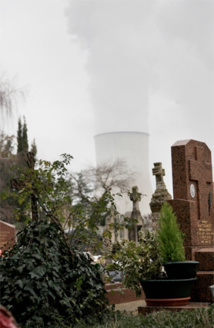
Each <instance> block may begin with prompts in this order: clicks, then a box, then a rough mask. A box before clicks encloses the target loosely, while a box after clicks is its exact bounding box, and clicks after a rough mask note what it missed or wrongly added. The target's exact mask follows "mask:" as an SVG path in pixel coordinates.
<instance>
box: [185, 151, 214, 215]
mask: <svg viewBox="0 0 214 328" xmlns="http://www.w3.org/2000/svg"><path fill="white" fill-rule="evenodd" d="M195 158H196V159H195V160H190V161H189V170H190V171H189V172H190V175H189V177H190V180H191V181H195V182H196V185H197V201H198V211H199V217H200V218H201V219H202V220H204V219H207V216H209V215H210V214H209V212H210V210H209V208H208V207H209V198H210V195H209V194H207V192H206V190H207V185H209V184H211V183H212V166H211V163H206V162H205V161H204V148H203V147H199V146H197V147H195Z"/></svg>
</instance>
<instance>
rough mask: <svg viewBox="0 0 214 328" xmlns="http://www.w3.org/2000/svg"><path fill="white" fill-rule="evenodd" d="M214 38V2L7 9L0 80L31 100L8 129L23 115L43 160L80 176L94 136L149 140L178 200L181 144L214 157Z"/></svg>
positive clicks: (104, 0) (20, 3)
mask: <svg viewBox="0 0 214 328" xmlns="http://www.w3.org/2000/svg"><path fill="white" fill-rule="evenodd" d="M213 36H214V1H213V0H168V1H165V0H157V1H156V0H154V1H153V0H148V1H147V0H145V1H144V0H141V1H140V0H139V1H137V0H127V1H126V0H121V1H118V0H96V1H94V0H85V1H81V0H65V1H63V0H0V48H1V51H0V75H1V76H2V75H3V74H5V76H7V77H8V78H9V79H12V80H13V81H14V83H15V84H16V85H17V86H18V87H22V89H23V91H24V93H25V100H23V99H21V98H19V99H18V103H17V105H18V114H16V115H14V119H13V121H12V123H10V126H9V129H10V131H11V132H13V133H14V134H16V130H17V116H18V115H19V116H23V115H25V117H26V120H27V125H28V129H29V132H28V134H29V141H30V142H31V141H32V140H33V139H34V138H35V139H36V144H37V147H38V156H39V158H43V159H47V160H55V159H58V158H59V155H60V154H62V153H65V152H66V153H70V154H72V155H73V156H74V160H73V165H72V168H73V169H74V170H79V169H82V168H84V167H85V166H86V165H88V164H95V148H94V135H96V134H97V133H103V132H114V131H136V132H147V133H149V134H150V165H151V170H152V167H153V163H154V162H159V161H161V162H162V163H163V167H165V169H166V175H167V177H166V179H165V181H166V183H167V187H168V189H169V190H170V191H171V183H172V182H171V155H170V152H171V150H170V148H171V146H172V144H173V143H174V142H176V141H177V140H183V139H196V140H200V141H203V142H205V143H207V145H208V147H209V148H210V149H211V151H213V153H214V132H213V131H214V114H213V110H214V96H213V91H214V74H213V55H214V40H213ZM5 129H8V127H5ZM151 180H152V183H153V185H154V178H153V177H152V173H151Z"/></svg>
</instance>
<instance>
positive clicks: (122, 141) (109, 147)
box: [95, 132, 152, 215]
mask: <svg viewBox="0 0 214 328" xmlns="http://www.w3.org/2000/svg"><path fill="white" fill-rule="evenodd" d="M95 149H96V161H97V165H101V164H102V163H106V162H113V161H115V160H117V159H123V160H124V161H125V162H126V164H127V167H128V169H130V170H131V171H132V172H133V182H132V184H131V185H130V186H129V188H128V189H129V190H131V187H132V186H135V185H136V186H138V191H139V192H141V193H142V194H144V195H145V196H142V198H141V202H140V211H141V214H142V215H147V214H149V213H150V212H151V210H150V207H149V203H150V201H151V196H152V187H151V180H150V176H151V169H150V167H149V135H148V134H147V133H143V132H110V133H101V134H98V135H96V136H95ZM116 203H117V208H118V211H119V212H120V213H122V214H124V213H126V212H131V211H132V202H131V201H130V199H129V196H128V195H127V194H124V195H123V197H120V198H117V201H116Z"/></svg>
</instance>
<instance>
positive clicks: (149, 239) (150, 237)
mask: <svg viewBox="0 0 214 328" xmlns="http://www.w3.org/2000/svg"><path fill="white" fill-rule="evenodd" d="M161 269H162V265H161V258H160V255H159V252H158V248H157V238H156V235H155V233H154V232H152V231H149V230H144V231H140V232H139V243H138V244H136V243H135V242H134V241H127V240H124V241H123V242H122V243H121V248H120V249H119V250H118V251H116V252H115V254H113V263H112V264H110V265H109V266H108V267H107V270H119V271H122V272H123V276H124V279H123V283H124V285H125V286H126V287H127V288H131V289H133V290H134V291H135V292H136V295H137V296H140V295H141V288H140V285H139V279H141V280H147V279H157V278H160V277H161V276H162V272H161Z"/></svg>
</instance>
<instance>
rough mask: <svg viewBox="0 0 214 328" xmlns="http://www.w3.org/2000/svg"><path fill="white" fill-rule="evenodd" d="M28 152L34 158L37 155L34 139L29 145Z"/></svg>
mask: <svg viewBox="0 0 214 328" xmlns="http://www.w3.org/2000/svg"><path fill="white" fill-rule="evenodd" d="M30 151H31V152H32V153H33V154H34V156H35V157H36V154H37V146H36V141H35V139H33V142H32V143H31V149H30Z"/></svg>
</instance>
